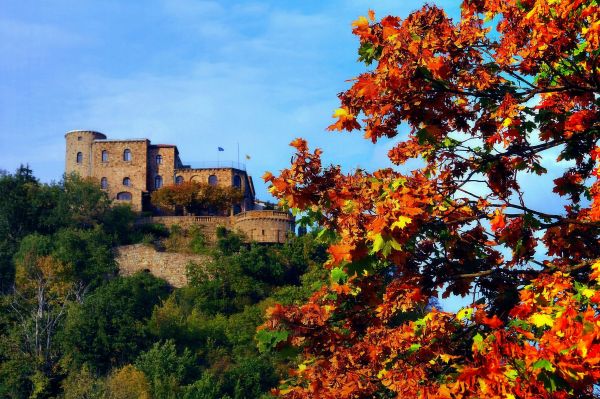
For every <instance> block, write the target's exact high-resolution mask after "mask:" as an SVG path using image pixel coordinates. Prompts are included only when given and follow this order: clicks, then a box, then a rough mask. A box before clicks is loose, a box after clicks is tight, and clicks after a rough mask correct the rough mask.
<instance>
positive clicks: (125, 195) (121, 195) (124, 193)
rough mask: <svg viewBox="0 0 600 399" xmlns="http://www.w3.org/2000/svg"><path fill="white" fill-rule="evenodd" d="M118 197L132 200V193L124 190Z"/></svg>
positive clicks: (123, 199) (122, 199)
mask: <svg viewBox="0 0 600 399" xmlns="http://www.w3.org/2000/svg"><path fill="white" fill-rule="evenodd" d="M117 199H118V200H121V201H131V193H128V192H127V191H123V192H122V193H119V194H117Z"/></svg>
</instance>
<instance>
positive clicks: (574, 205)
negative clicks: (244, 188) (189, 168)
mask: <svg viewBox="0 0 600 399" xmlns="http://www.w3.org/2000/svg"><path fill="white" fill-rule="evenodd" d="M353 26H354V29H353V32H354V33H355V34H356V35H357V36H358V38H359V40H360V49H359V56H360V60H362V61H364V62H365V63H366V64H367V65H373V66H372V67H371V68H370V69H369V70H368V71H367V72H365V73H363V74H361V75H359V76H358V77H356V78H355V79H354V80H353V85H352V87H351V88H350V89H348V90H347V91H346V92H344V93H341V94H340V99H341V104H342V105H341V108H339V109H338V110H337V111H335V114H334V117H335V118H336V119H337V121H336V122H335V123H334V124H333V125H332V126H331V127H330V129H332V130H348V131H352V130H362V131H363V132H364V135H365V138H367V139H369V140H371V141H373V142H377V141H379V140H380V139H382V138H398V141H397V143H396V144H395V146H394V147H393V148H392V149H391V150H390V151H389V153H388V156H389V159H390V161H391V162H392V164H394V167H390V168H386V169H381V170H377V171H374V172H367V171H364V170H360V169H359V170H356V171H355V172H353V173H351V174H344V173H343V172H342V171H341V169H340V168H339V167H336V166H331V167H327V168H325V167H322V164H321V159H320V155H321V151H320V150H315V151H312V152H311V151H309V148H308V145H307V143H306V142H305V141H304V140H302V139H297V140H295V141H294V142H293V143H292V145H293V146H294V147H295V149H296V151H297V153H296V155H295V156H294V158H293V164H292V166H291V168H289V169H286V170H284V171H282V172H281V174H280V175H279V176H273V175H271V174H267V175H265V180H267V181H268V182H270V183H271V192H272V193H273V194H274V195H276V196H277V197H279V198H280V199H281V200H282V201H284V203H285V204H287V205H289V206H290V207H293V208H298V209H300V210H303V211H305V214H306V218H307V219H309V220H315V221H316V222H317V223H319V224H320V225H321V226H323V227H324V228H325V229H326V230H324V234H323V236H324V237H326V236H328V237H330V239H331V242H332V244H331V246H330V248H329V253H330V254H331V259H330V261H329V262H328V267H329V268H330V269H331V276H332V279H333V280H334V281H335V283H333V284H331V285H329V286H326V287H323V288H322V289H321V290H320V291H318V292H317V293H316V294H315V295H313V296H312V297H311V298H310V300H309V301H308V302H307V303H305V304H303V305H301V306H285V305H277V306H275V307H273V308H271V309H270V311H269V312H270V320H269V321H268V322H267V323H266V324H265V325H264V327H263V332H262V335H263V336H265V337H267V338H268V339H266V338H265V341H267V342H270V344H271V346H279V347H282V346H286V345H291V346H292V347H295V348H298V349H299V350H302V351H303V362H302V363H301V364H300V365H299V367H298V368H296V369H295V370H293V371H292V374H291V376H290V379H289V380H288V381H287V382H286V383H285V384H284V385H283V386H282V387H281V389H280V390H279V391H278V393H279V394H280V395H281V396H284V397H288V398H358V397H381V398H391V397H400V398H405V397H411V398H412V397H419V398H467V397H469V398H566V397H579V398H589V397H597V395H598V393H597V392H595V391H594V388H595V386H596V385H595V384H597V383H598V381H599V379H600V312H599V311H600V243H599V240H598V239H599V233H600V183H599V182H598V179H597V177H598V171H599V166H598V158H599V154H600V149H599V147H598V139H599V138H600V125H599V122H598V121H599V116H600V115H599V113H600V110H599V105H600V64H599V62H600V49H599V44H600V9H599V6H598V3H597V1H596V0H573V1H554V0H506V1H494V0H465V1H463V2H462V8H461V17H460V19H459V20H458V21H453V20H452V19H451V18H449V17H448V16H447V15H446V14H445V12H444V11H443V10H441V9H440V8H438V7H436V6H429V5H428V6H424V7H423V8H422V9H420V10H418V11H415V12H413V13H412V14H410V15H409V16H408V17H407V18H406V19H400V18H397V17H394V16H387V17H384V18H382V19H381V20H376V19H375V15H374V13H373V12H369V16H368V17H361V18H359V19H358V20H357V21H355V22H354V24H353ZM405 126H407V127H408V128H409V129H406V130H409V131H408V132H407V133H405V132H406V130H405V129H404V127H405ZM451 294H454V295H461V296H469V297H470V296H473V297H475V298H476V299H477V301H476V302H475V303H473V305H472V306H470V307H467V308H464V309H463V310H461V311H459V312H458V313H449V312H444V311H441V310H440V309H436V308H432V309H431V310H430V311H428V312H426V314H424V315H423V314H421V315H420V314H419V312H415V310H417V309H422V308H423V306H424V305H425V304H426V303H427V302H428V301H430V298H433V297H437V296H438V295H441V296H443V297H447V296H449V295H451ZM411 313H412V316H411Z"/></svg>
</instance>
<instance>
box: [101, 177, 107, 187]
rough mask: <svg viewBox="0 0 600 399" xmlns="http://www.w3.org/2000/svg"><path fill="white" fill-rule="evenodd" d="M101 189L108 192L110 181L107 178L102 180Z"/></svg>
mask: <svg viewBox="0 0 600 399" xmlns="http://www.w3.org/2000/svg"><path fill="white" fill-rule="evenodd" d="M100 188H102V189H103V190H106V189H107V188H108V179H107V178H106V177H103V178H102V179H100Z"/></svg>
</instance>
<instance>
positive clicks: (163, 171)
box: [147, 145, 177, 191]
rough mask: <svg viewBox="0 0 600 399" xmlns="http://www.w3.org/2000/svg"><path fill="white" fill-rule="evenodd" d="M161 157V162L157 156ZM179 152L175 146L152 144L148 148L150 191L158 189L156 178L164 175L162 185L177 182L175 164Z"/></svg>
mask: <svg viewBox="0 0 600 399" xmlns="http://www.w3.org/2000/svg"><path fill="white" fill-rule="evenodd" d="M159 155H160V157H161V163H158V162H157V156H159ZM176 162H177V152H176V148H175V146H161V145H151V146H150V147H149V148H148V183H147V184H148V188H149V191H154V190H156V187H155V178H156V176H160V177H162V185H163V186H170V185H173V184H175V165H176Z"/></svg>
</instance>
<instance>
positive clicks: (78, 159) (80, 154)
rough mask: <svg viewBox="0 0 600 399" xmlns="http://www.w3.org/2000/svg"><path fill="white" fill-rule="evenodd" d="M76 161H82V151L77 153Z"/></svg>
mask: <svg viewBox="0 0 600 399" xmlns="http://www.w3.org/2000/svg"><path fill="white" fill-rule="evenodd" d="M77 163H83V153H81V152H78V153H77Z"/></svg>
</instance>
